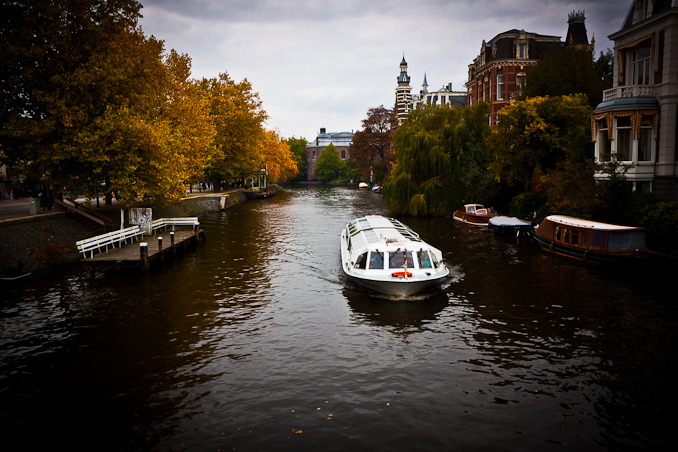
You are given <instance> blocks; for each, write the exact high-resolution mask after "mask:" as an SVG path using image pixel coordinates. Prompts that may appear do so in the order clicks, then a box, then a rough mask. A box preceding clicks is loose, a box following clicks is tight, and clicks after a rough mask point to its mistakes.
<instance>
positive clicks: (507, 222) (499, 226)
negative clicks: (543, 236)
mask: <svg viewBox="0 0 678 452" xmlns="http://www.w3.org/2000/svg"><path fill="white" fill-rule="evenodd" d="M487 224H488V227H489V228H490V229H493V230H494V231H495V232H499V233H516V234H521V233H525V234H527V233H529V232H530V230H531V229H532V223H530V222H529V221H525V220H521V219H520V218H516V217H506V216H503V215H497V216H496V217H492V218H490V220H489V222H488V223H487Z"/></svg>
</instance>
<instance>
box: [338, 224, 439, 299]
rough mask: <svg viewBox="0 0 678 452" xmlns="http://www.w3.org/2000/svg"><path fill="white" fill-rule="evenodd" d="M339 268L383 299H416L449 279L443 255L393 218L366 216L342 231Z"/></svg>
mask: <svg viewBox="0 0 678 452" xmlns="http://www.w3.org/2000/svg"><path fill="white" fill-rule="evenodd" d="M341 267H342V269H343V270H344V273H345V274H346V275H347V276H348V277H349V278H351V279H352V280H353V281H355V282H357V283H358V284H360V285H362V286H365V287H367V288H369V289H372V290H375V291H377V292H380V293H383V294H386V295H395V296H401V297H406V296H410V295H415V294H418V293H420V292H423V291H424V290H426V289H428V288H429V287H431V286H433V285H434V284H436V283H439V282H441V281H442V280H443V279H444V278H445V277H447V276H448V275H449V270H448V268H447V267H446V266H445V264H444V263H443V256H442V252H441V251H440V250H438V249H436V248H434V247H432V246H431V245H429V244H427V243H426V242H424V241H423V240H421V238H420V237H419V235H418V234H417V233H416V232H414V231H413V230H412V229H410V228H409V227H407V226H405V225H404V224H403V223H401V222H400V221H398V220H396V219H394V218H387V217H383V216H381V215H369V216H366V217H362V218H358V219H356V220H353V221H351V222H350V223H348V224H347V225H346V227H345V228H344V229H343V230H342V231H341Z"/></svg>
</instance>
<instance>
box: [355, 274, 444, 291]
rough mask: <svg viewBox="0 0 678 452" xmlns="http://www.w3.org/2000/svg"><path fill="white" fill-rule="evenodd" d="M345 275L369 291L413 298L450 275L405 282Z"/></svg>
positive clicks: (403, 280) (399, 278)
mask: <svg viewBox="0 0 678 452" xmlns="http://www.w3.org/2000/svg"><path fill="white" fill-rule="evenodd" d="M344 274H346V275H347V276H348V277H349V279H350V280H351V281H353V282H355V283H357V284H359V285H361V286H363V287H366V288H368V289H371V290H374V291H375V292H379V293H381V294H384V295H390V296H394V297H411V296H413V295H417V294H420V293H422V292H424V291H425V290H427V289H430V288H431V287H433V286H435V285H436V284H439V283H440V282H442V279H443V278H444V277H445V276H447V274H449V273H447V274H445V275H441V276H440V277H439V278H436V279H428V280H414V279H413V278H409V280H405V278H402V277H398V278H397V279H396V278H394V280H392V281H388V280H381V281H380V280H376V279H367V278H359V277H357V276H355V275H351V274H349V273H348V272H346V271H344Z"/></svg>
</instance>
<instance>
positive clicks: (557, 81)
mask: <svg viewBox="0 0 678 452" xmlns="http://www.w3.org/2000/svg"><path fill="white" fill-rule="evenodd" d="M611 55H612V52H611V50H609V49H608V52H607V53H606V54H603V53H602V52H601V53H600V58H599V59H598V61H595V62H594V61H593V57H592V56H591V52H589V51H587V50H585V49H582V48H578V47H575V46H567V47H563V48H557V49H554V50H552V51H551V52H549V53H548V54H546V55H545V56H543V57H542V58H540V59H539V61H538V62H537V64H536V65H534V66H530V67H528V68H527V69H526V71H525V72H526V78H525V87H524V89H523V94H522V97H521V100H524V99H526V98H529V97H538V96H568V95H574V94H584V95H586V97H587V99H588V100H589V102H590V105H591V106H592V107H595V106H596V105H598V104H599V103H600V102H601V101H602V95H603V91H604V90H606V89H608V88H611V87H612V77H610V76H609V75H610V74H611V68H612V60H611Z"/></svg>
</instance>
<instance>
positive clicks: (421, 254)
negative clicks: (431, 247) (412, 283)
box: [417, 250, 432, 268]
mask: <svg viewBox="0 0 678 452" xmlns="http://www.w3.org/2000/svg"><path fill="white" fill-rule="evenodd" d="M417 259H419V268H432V265H431V256H429V254H428V251H427V250H419V251H417Z"/></svg>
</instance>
